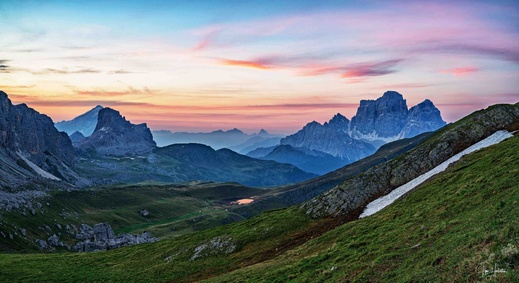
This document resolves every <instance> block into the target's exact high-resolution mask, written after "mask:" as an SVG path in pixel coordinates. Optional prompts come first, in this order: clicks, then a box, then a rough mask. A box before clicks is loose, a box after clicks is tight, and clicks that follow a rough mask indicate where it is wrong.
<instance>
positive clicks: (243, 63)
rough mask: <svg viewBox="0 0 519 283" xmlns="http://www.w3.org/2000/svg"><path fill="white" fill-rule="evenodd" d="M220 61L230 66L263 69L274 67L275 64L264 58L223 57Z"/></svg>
mask: <svg viewBox="0 0 519 283" xmlns="http://www.w3.org/2000/svg"><path fill="white" fill-rule="evenodd" d="M220 63H221V64H222V65H228V66H237V67H247V68H254V69H263V70H265V69H272V68H273V66H271V65H269V63H268V62H264V61H262V60H233V59H221V60H220Z"/></svg>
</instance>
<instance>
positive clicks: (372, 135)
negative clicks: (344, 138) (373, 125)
mask: <svg viewBox="0 0 519 283" xmlns="http://www.w3.org/2000/svg"><path fill="white" fill-rule="evenodd" d="M347 133H348V135H349V136H350V137H352V138H355V139H360V140H364V141H368V142H373V141H383V142H384V143H390V142H394V141H396V140H400V139H402V138H403V134H402V133H399V134H398V135H396V136H392V137H380V136H379V135H378V134H377V132H376V131H375V130H373V131H372V132H371V133H369V134H363V133H361V132H359V131H358V130H357V129H356V128H355V129H353V131H351V130H348V132H347Z"/></svg>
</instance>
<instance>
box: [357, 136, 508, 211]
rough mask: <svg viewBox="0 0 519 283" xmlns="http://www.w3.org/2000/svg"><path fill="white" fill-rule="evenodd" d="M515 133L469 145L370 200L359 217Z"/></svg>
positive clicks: (389, 202) (380, 208)
mask: <svg viewBox="0 0 519 283" xmlns="http://www.w3.org/2000/svg"><path fill="white" fill-rule="evenodd" d="M512 136H513V135H512V134H511V133H509V132H507V131H497V132H495V133H494V134H493V135H491V136H489V137H487V138H486V139H483V140H481V141H479V142H477V143H475V144H473V145H472V146H470V147H468V148H467V149H465V150H463V151H462V152H460V153H458V154H456V155H454V156H452V157H451V158H449V159H447V160H446V161H445V162H443V163H442V164H440V165H438V166H436V167H435V168H433V169H432V170H430V171H428V172H426V173H425V174H423V175H420V176H418V177H417V178H415V179H413V180H411V181H409V182H408V183H406V184H404V185H402V186H400V187H398V188H396V189H394V190H393V191H391V192H390V193H389V194H387V195H385V196H383V197H380V198H378V199H376V200H374V201H372V202H370V203H369V204H368V205H367V206H366V209H364V212H362V214H361V215H360V216H359V218H364V217H366V216H370V215H372V214H375V213H377V212H378V211H380V210H382V209H383V208H384V207H386V206H388V205H390V204H392V203H393V202H394V201H395V200H397V199H398V198H400V197H401V196H403V195H404V194H405V193H407V192H409V191H410V190H412V189H414V188H415V187H416V186H418V185H420V184H421V183H423V182H425V181H426V180H427V179H429V178H431V177H432V176H434V175H436V174H438V173H440V172H443V171H445V169H447V167H448V166H449V165H450V164H451V163H453V162H456V161H458V160H459V159H460V158H461V157H462V156H464V155H466V154H469V153H472V152H474V151H476V150H480V149H482V148H485V147H488V146H491V145H494V144H497V143H500V142H501V141H504V140H505V139H507V138H510V137H512Z"/></svg>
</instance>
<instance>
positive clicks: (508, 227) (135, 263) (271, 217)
mask: <svg viewBox="0 0 519 283" xmlns="http://www.w3.org/2000/svg"><path fill="white" fill-rule="evenodd" d="M518 152H519V137H517V136H516V137H514V138H511V139H508V140H506V141H504V142H502V143H501V144H499V145H496V146H492V147H490V148H487V149H485V150H482V151H480V152H476V153H474V154H471V155H469V156H467V157H465V158H462V159H461V160H460V161H459V162H457V163H456V164H455V165H454V166H451V167H450V168H449V169H448V170H447V171H446V172H445V173H442V174H439V175H437V176H435V177H433V178H432V180H430V181H428V182H426V183H425V184H422V185H421V186H420V187H418V188H417V189H416V190H415V191H414V192H412V193H410V194H409V195H407V196H406V197H405V198H403V199H401V200H398V201H397V202H395V203H394V204H393V205H391V206H390V207H388V208H386V209H384V210H382V211H381V212H379V213H377V214H375V215H374V216H371V217H368V218H364V219H362V220H356V221H353V222H348V220H351V219H347V218H342V219H341V218H331V219H318V220H312V219H310V218H309V217H307V216H306V215H305V214H304V213H303V212H302V211H300V210H299V209H298V208H297V207H292V208H289V209H283V210H277V211H270V212H267V213H263V214H261V215H259V216H258V217H255V218H252V219H248V220H245V221H242V222H238V223H234V224H231V225H227V226H222V227H218V228H215V229H210V230H206V231H202V232H197V233H193V234H189V235H185V236H181V237H178V238H175V239H169V240H163V241H160V242H158V243H153V244H144V245H139V246H133V247H128V248H122V249H118V250H113V251H107V252H102V253H90V254H25V255H19V254H18V255H13V254H3V255H0V281H16V280H21V281H38V282H42V281H74V282H76V281H126V282H128V281H141V282H153V281H155V282H165V281H169V282H192V281H199V280H207V282H238V281H241V282H243V281H250V282H287V281H293V282H344V281H355V282H366V281H372V282H408V281H423V282H431V281H434V282H471V281H490V282H517V281H518V278H519V217H518V215H519V182H517V176H518V173H519V156H518ZM341 222H347V223H345V224H341ZM334 227H335V229H333V228H334Z"/></svg>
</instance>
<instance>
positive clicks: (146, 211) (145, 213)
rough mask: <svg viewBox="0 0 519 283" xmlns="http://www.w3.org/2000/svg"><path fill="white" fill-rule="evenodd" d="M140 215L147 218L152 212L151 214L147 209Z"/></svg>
mask: <svg viewBox="0 0 519 283" xmlns="http://www.w3.org/2000/svg"><path fill="white" fill-rule="evenodd" d="M139 214H140V215H141V216H144V217H146V216H148V215H149V214H150V212H149V211H148V210H147V209H143V210H141V211H140V212H139Z"/></svg>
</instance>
